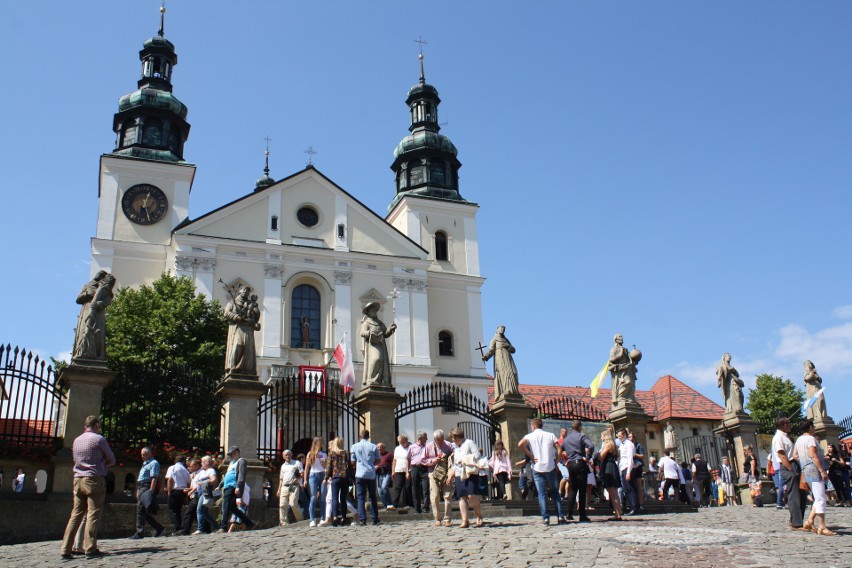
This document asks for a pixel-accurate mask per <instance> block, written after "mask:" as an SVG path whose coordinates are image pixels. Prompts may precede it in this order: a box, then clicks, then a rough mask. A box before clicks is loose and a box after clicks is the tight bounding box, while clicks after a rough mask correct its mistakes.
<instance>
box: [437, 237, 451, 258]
mask: <svg viewBox="0 0 852 568" xmlns="http://www.w3.org/2000/svg"><path fill="white" fill-rule="evenodd" d="M447 240H448V239H447V233H445V232H444V231H438V232H437V233H435V260H449V259H450V251H449V247H448V246H447Z"/></svg>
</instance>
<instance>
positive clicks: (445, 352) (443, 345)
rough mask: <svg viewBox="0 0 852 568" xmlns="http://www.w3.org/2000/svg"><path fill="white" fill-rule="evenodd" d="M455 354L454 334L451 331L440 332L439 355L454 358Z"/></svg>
mask: <svg viewBox="0 0 852 568" xmlns="http://www.w3.org/2000/svg"><path fill="white" fill-rule="evenodd" d="M453 353H454V351H453V334H452V333H450V332H449V331H439V332H438V355H440V356H441V357H452V356H453Z"/></svg>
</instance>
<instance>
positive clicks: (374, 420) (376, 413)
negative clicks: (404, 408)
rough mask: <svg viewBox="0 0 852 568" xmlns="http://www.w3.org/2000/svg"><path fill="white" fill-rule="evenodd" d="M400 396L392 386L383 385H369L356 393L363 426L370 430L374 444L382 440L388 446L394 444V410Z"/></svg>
mask: <svg viewBox="0 0 852 568" xmlns="http://www.w3.org/2000/svg"><path fill="white" fill-rule="evenodd" d="M402 398H403V397H402V396H401V395H400V394H399V393H398V392H396V389H394V388H393V387H392V386H384V385H382V386H379V385H371V386H369V387H367V388H364V389H362V390H361V392H360V393H359V394H358V397H357V398H356V399H355V405H356V406H357V407H358V411H359V412H360V413H361V416H363V417H364V426H365V428H367V430H369V431H370V439H371V440H372V441H373V443H374V444H377V443H379V442H384V443H385V445H386V446H387V447H388V448H393V447H395V446H396V419H395V418H394V412H395V411H396V407H397V406H399V404H400V403H401V402H402ZM350 443H351V442H350Z"/></svg>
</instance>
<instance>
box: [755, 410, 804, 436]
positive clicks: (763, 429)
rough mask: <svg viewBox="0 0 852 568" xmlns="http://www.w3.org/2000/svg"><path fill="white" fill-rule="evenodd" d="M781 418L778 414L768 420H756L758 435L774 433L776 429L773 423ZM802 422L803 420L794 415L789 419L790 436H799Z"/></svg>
mask: <svg viewBox="0 0 852 568" xmlns="http://www.w3.org/2000/svg"><path fill="white" fill-rule="evenodd" d="M781 416H782V415H781V414H779V415H778V416H772V417H769V418H763V419H759V420H756V422H757V423H758V425H759V426H758V428H757V431H758V433H760V434H769V435H772V434H774V433H775V431H776V430H777V429H778V427H777V426H776V423H775V421H776V420H777V419H778V418H780V417H781ZM802 420H803V419H802V417H801V416H796V415H794V416H793V417H791V418H790V435H791V436H798V435H799V434H801V424H802Z"/></svg>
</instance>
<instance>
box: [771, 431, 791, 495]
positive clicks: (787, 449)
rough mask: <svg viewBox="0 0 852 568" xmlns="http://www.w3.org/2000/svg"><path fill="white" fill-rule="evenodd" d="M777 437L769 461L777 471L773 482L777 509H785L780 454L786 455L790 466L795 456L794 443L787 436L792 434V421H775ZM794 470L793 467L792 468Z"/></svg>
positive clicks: (774, 437)
mask: <svg viewBox="0 0 852 568" xmlns="http://www.w3.org/2000/svg"><path fill="white" fill-rule="evenodd" d="M775 427H776V428H777V430H775V436H773V437H772V451H770V452H769V459H771V460H772V467H773V469H775V474H774V475H773V476H772V481H773V483H775V490H776V492H777V496H776V499H775V508H776V509H783V508H784V480H783V479H782V478H781V458H780V457H779V456H780V452H783V453H784V458H785V460H786V461H787V464H788V465H789V464H790V459H789V458H790V456H792V455H793V442H792V441H790V438H789V436H787V434H788V433H789V432H790V421H789V420H787V419H786V418H783V417H781V418H779V419H778V420H776V421H775ZM791 468H792V466H791Z"/></svg>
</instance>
